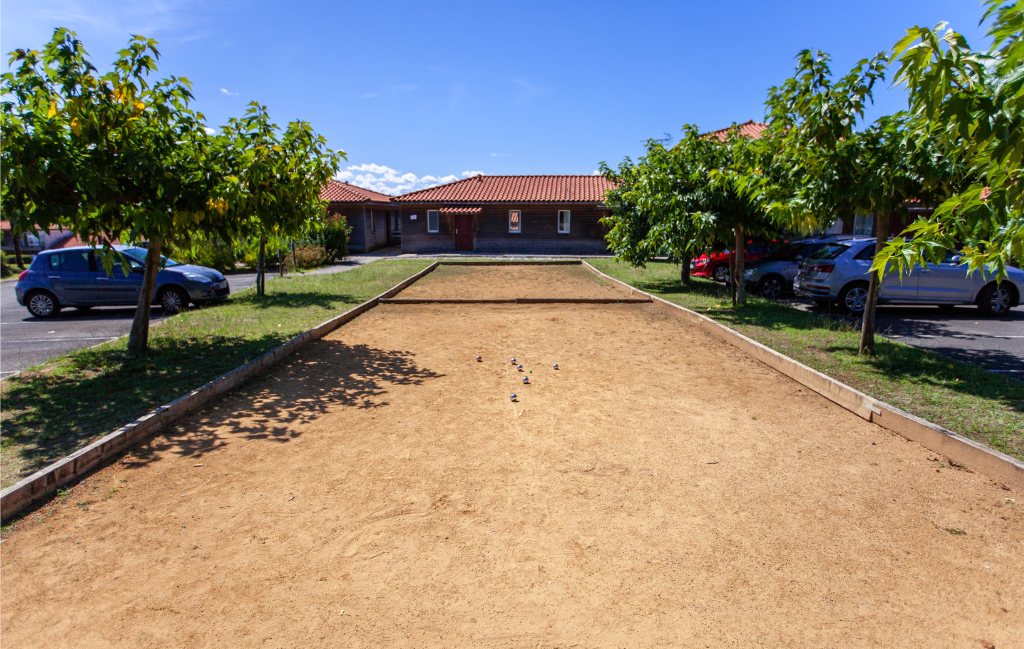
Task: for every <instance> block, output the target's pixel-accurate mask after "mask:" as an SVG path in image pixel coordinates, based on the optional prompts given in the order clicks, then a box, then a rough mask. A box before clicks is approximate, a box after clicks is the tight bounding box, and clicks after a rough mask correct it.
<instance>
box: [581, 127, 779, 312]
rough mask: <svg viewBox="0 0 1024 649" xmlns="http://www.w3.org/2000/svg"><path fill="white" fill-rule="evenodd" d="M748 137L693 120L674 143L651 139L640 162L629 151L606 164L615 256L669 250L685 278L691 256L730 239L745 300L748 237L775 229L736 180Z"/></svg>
mask: <svg viewBox="0 0 1024 649" xmlns="http://www.w3.org/2000/svg"><path fill="white" fill-rule="evenodd" d="M748 139H749V138H745V137H743V136H741V135H739V133H738V129H734V130H733V131H732V132H731V133H730V136H729V139H728V140H727V141H726V142H722V141H720V140H718V139H716V138H714V137H709V136H707V135H701V134H700V132H699V131H698V130H697V128H696V127H695V126H692V125H688V126H684V127H683V138H682V139H681V140H680V141H679V143H678V144H677V145H676V146H675V147H673V148H672V149H666V148H665V146H664V144H663V143H662V142H661V141H660V140H648V142H647V154H646V155H645V156H644V157H643V158H641V159H640V160H639V161H638V162H637V163H636V164H634V163H633V162H632V161H631V160H630V159H629V158H627V159H626V160H624V161H623V162H622V164H620V165H619V169H618V170H617V171H615V170H612V169H611V168H609V167H608V166H607V165H606V164H605V163H601V169H602V172H603V173H604V174H605V176H606V177H608V178H609V179H610V180H613V181H615V182H616V183H617V188H616V189H614V190H612V191H611V192H609V194H608V197H607V199H606V201H607V203H608V204H609V206H610V207H612V208H613V212H612V215H611V216H608V217H606V218H605V219H604V223H605V224H606V225H608V226H609V227H610V232H609V233H608V236H607V239H608V242H609V246H610V247H611V249H612V252H613V253H614V254H615V256H616V257H617V258H618V259H622V260H624V261H627V262H628V263H630V264H632V265H634V266H643V264H644V263H646V262H647V261H649V260H650V259H652V258H653V257H654V256H655V255H658V254H663V253H667V254H668V255H669V257H670V259H673V260H676V261H682V262H684V263H683V265H684V267H685V268H684V269H683V271H682V280H683V281H684V282H685V281H687V280H688V277H689V272H688V271H689V260H690V258H691V257H693V256H694V255H696V254H699V253H700V252H701V251H702V250H704V249H706V248H707V247H708V246H710V245H712V244H715V243H726V242H728V243H726V245H731V246H734V254H733V259H734V260H738V264H737V265H734V268H733V272H732V291H733V301H734V303H736V304H743V303H745V294H744V290H743V281H742V272H743V271H742V259H743V254H744V252H743V248H744V244H745V241H746V237H747V236H749V235H758V234H764V233H766V232H767V231H768V229H769V228H770V223H769V222H768V221H767V219H766V217H765V214H764V213H763V212H762V211H760V210H759V209H757V208H756V206H755V205H754V204H753V203H751V201H750V200H748V199H747V198H746V197H745V196H743V195H741V194H740V193H739V192H738V191H737V189H736V187H735V185H734V182H733V181H734V180H735V178H736V173H737V171H738V169H739V168H738V167H737V165H738V164H739V163H740V157H739V156H738V153H739V152H741V151H742V150H743V147H744V146H745V141H746V140H748ZM737 268H738V269H739V271H738V272H739V274H738V276H737V271H736V269H737Z"/></svg>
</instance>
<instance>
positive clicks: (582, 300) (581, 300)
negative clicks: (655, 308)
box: [380, 297, 651, 304]
mask: <svg viewBox="0 0 1024 649" xmlns="http://www.w3.org/2000/svg"><path fill="white" fill-rule="evenodd" d="M650 301H651V300H650V298H646V297H619V298H615V297H496V298H490V299H483V298H481V299H475V298H467V299H463V298H429V297H393V298H388V299H381V301H380V302H381V304H637V303H640V302H643V303H647V302H650Z"/></svg>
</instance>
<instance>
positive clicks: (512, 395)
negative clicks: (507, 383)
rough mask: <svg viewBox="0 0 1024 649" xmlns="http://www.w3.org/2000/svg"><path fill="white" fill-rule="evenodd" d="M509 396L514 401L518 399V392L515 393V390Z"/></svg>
mask: <svg viewBox="0 0 1024 649" xmlns="http://www.w3.org/2000/svg"><path fill="white" fill-rule="evenodd" d="M508 398H509V399H512V400H513V401H515V400H516V393H515V392H513V393H512V394H511V395H509V397H508Z"/></svg>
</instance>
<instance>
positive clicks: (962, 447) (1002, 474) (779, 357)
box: [583, 261, 1024, 490]
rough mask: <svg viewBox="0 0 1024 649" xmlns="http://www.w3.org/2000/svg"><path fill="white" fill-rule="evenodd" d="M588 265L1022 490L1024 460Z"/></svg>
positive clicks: (854, 408)
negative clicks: (890, 403) (901, 407)
mask: <svg viewBox="0 0 1024 649" xmlns="http://www.w3.org/2000/svg"><path fill="white" fill-rule="evenodd" d="M583 265H584V267H586V268H587V269H588V270H590V271H591V272H592V273H594V274H595V275H597V276H598V277H601V278H602V279H604V280H607V281H609V282H612V283H614V284H616V285H618V286H620V287H622V288H624V289H628V290H631V291H634V292H636V293H639V294H640V295H646V296H647V297H649V298H651V300H653V302H654V303H655V304H657V305H658V306H659V307H661V308H663V309H665V310H666V311H668V312H670V313H672V314H673V315H674V316H676V317H678V318H681V319H682V320H685V321H687V322H689V323H691V324H695V325H697V326H698V327H701V328H702V329H706V330H707V331H708V332H709V333H712V334H714V335H715V336H717V337H718V338H721V339H722V340H724V341H726V342H728V343H729V344H731V345H733V346H734V347H737V348H739V349H740V350H742V351H744V352H746V353H747V354H750V355H751V356H753V357H754V358H756V359H757V360H759V361H761V362H762V363H764V364H765V365H767V366H769V367H771V368H772V369H775V370H777V371H779V372H781V373H782V374H785V375H786V376H788V377H789V378H791V379H793V380H794V381H796V382H797V383H800V384H801V385H804V386H806V387H808V388H810V389H812V390H814V391H815V392H817V393H818V394H820V395H822V396H823V397H825V398H826V399H829V400H830V401H832V402H834V403H836V404H838V405H840V406H842V407H843V408H846V409H847V410H849V411H850V412H852V413H854V414H856V415H857V416H859V417H862V418H863V419H866V420H867V421H870V422H874V423H876V424H878V425H879V426H882V427H883V428H886V429H888V430H891V431H892V432H894V433H896V434H898V435H901V436H902V437H905V438H906V439H909V440H911V441H914V442H917V443H918V444H920V445H921V446H924V447H925V448H927V449H928V450H930V451H934V452H935V453H939V454H941V455H943V456H945V457H947V458H949V459H950V460H952V461H954V462H956V463H957V464H962V465H964V466H967V467H969V468H970V469H972V470H974V471H977V472H979V473H984V474H985V475H988V476H989V477H992V478H994V479H996V480H998V481H999V482H1001V483H1002V484H1003V485H1005V486H1007V487H1010V488H1012V489H1015V490H1024V462H1021V461H1020V460H1017V459H1016V458H1013V457H1010V456H1009V455H1006V454H1005V453H1000V452H999V451H996V450H994V449H991V448H989V447H987V446H985V445H984V444H979V443H978V442H975V441H973V440H970V439H967V438H966V437H964V436H963V435H959V434H957V433H954V432H953V431H951V430H948V429H946V428H943V427H942V426H939V425H936V424H933V423H932V422H930V421H926V420H924V419H921V418H920V417H915V416H914V415H912V414H910V413H909V412H904V411H903V410H900V409H899V408H896V407H894V406H891V405H889V404H887V403H885V402H884V401H879V400H877V399H874V398H872V397H869V396H868V395H866V394H864V393H863V392H860V391H858V390H855V389H853V388H851V387H850V386H848V385H846V384H845V383H840V382H839V381H836V380H835V379H833V378H831V377H829V376H826V375H824V374H822V373H821V372H819V371H817V370H814V369H811V368H810V367H807V366H806V365H804V364H803V363H799V362H797V361H795V360H793V359H792V358H789V357H788V356H785V355H783V354H780V353H779V352H777V351H775V350H774V349H771V348H769V347H766V346H765V345H762V344H761V343H759V342H757V341H755V340H752V339H750V338H747V337H746V336H744V335H743V334H741V333H739V332H738V331H734V330H733V329H730V328H729V327H726V326H725V325H722V324H719V323H718V322H715V321H714V320H712V319H711V318H708V317H706V316H703V315H701V314H699V313H697V312H695V311H690V310H689V309H687V308H685V307H681V306H679V305H678V304H673V303H672V302H669V301H667V300H664V299H662V298H660V297H657V296H655V295H651V294H649V293H645V292H644V291H641V290H640V289H638V288H636V287H633V286H630V285H629V284H626V283H625V282H622V281H619V280H617V279H615V278H614V277H609V276H608V275H605V274H604V273H602V272H601V271H599V270H597V269H596V268H594V267H593V266H591V265H590V264H589V263H587V262H586V261H584V262H583Z"/></svg>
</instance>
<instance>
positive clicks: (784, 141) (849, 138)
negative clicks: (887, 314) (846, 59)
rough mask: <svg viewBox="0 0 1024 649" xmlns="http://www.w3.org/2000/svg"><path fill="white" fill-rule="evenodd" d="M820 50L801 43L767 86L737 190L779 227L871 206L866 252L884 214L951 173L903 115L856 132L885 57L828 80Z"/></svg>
mask: <svg viewBox="0 0 1024 649" xmlns="http://www.w3.org/2000/svg"><path fill="white" fill-rule="evenodd" d="M829 60H830V59H829V56H828V55H827V54H825V53H823V52H816V51H812V50H805V51H803V52H801V53H800V54H799V55H798V57H797V61H798V63H797V69H796V73H795V74H794V75H793V76H792V77H791V78H789V79H787V80H786V81H785V83H784V84H783V85H782V86H781V87H775V88H772V89H771V90H770V91H769V97H768V101H767V102H766V106H767V111H766V112H767V114H768V118H769V127H768V129H767V132H766V135H765V137H764V138H762V139H761V140H760V142H759V143H758V145H757V146H758V147H759V149H760V151H759V154H755V161H754V162H753V163H752V164H750V165H748V166H749V168H750V169H751V170H752V174H751V175H750V176H749V177H748V178H746V179H744V180H743V182H742V186H743V188H744V190H745V191H746V192H747V193H748V194H749V195H750V196H751V197H753V198H754V199H755V200H757V201H758V202H759V203H760V204H762V205H764V207H765V209H766V210H767V211H768V212H769V213H770V214H771V216H772V218H773V219H774V220H775V221H776V223H777V224H778V225H780V226H782V227H785V228H787V229H790V230H794V231H798V232H810V231H812V230H814V229H823V228H826V227H829V226H831V225H832V223H833V222H834V220H835V219H836V218H837V217H839V216H843V215H853V214H857V213H862V214H863V213H872V212H873V213H874V214H875V234H876V244H875V252H876V254H878V253H879V252H880V251H881V250H882V249H883V248H884V247H885V244H886V239H887V236H888V232H889V230H890V218H892V217H893V216H894V215H900V214H903V213H905V211H906V202H907V201H908V200H910V199H919V200H922V201H926V202H928V201H931V200H933V199H934V197H935V196H936V195H937V194H941V193H942V192H944V191H949V189H950V185H949V182H947V181H949V180H950V178H951V175H950V173H949V172H950V169H949V165H948V162H947V161H944V160H943V159H942V157H941V155H940V152H939V151H938V149H937V148H936V146H935V143H934V141H933V140H930V139H928V138H915V137H914V133H913V132H912V131H910V130H908V129H907V128H906V124H907V121H908V119H909V118H908V116H907V115H905V114H897V115H894V116H886V117H882V118H880V119H878V120H877V121H876V122H874V123H873V124H871V125H870V126H869V127H867V128H865V129H862V130H857V126H858V123H859V121H860V120H862V119H863V117H864V109H865V106H866V104H867V103H868V102H869V101H871V99H872V96H873V95H872V93H873V87H874V84H875V82H876V81H879V80H883V79H884V78H885V66H886V65H887V63H888V59H887V58H886V56H885V55H884V54H880V55H878V56H876V57H875V58H873V59H865V60H862V61H861V62H860V63H858V64H857V66H856V67H855V68H854V69H853V70H851V71H850V72H849V73H848V74H847V75H846V76H844V77H842V78H840V79H838V80H833V78H832V72H831V69H830V67H829ZM885 270H886V269H885V268H884V267H883V268H882V269H881V270H880V271H879V272H878V273H872V275H871V278H870V280H869V282H868V287H867V300H866V304H865V307H864V315H863V318H862V326H861V342H860V353H861V354H869V355H872V356H873V355H874V352H875V349H874V315H875V307H876V305H877V302H878V288H879V283H880V280H881V277H882V275H883V274H884V272H885Z"/></svg>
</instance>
